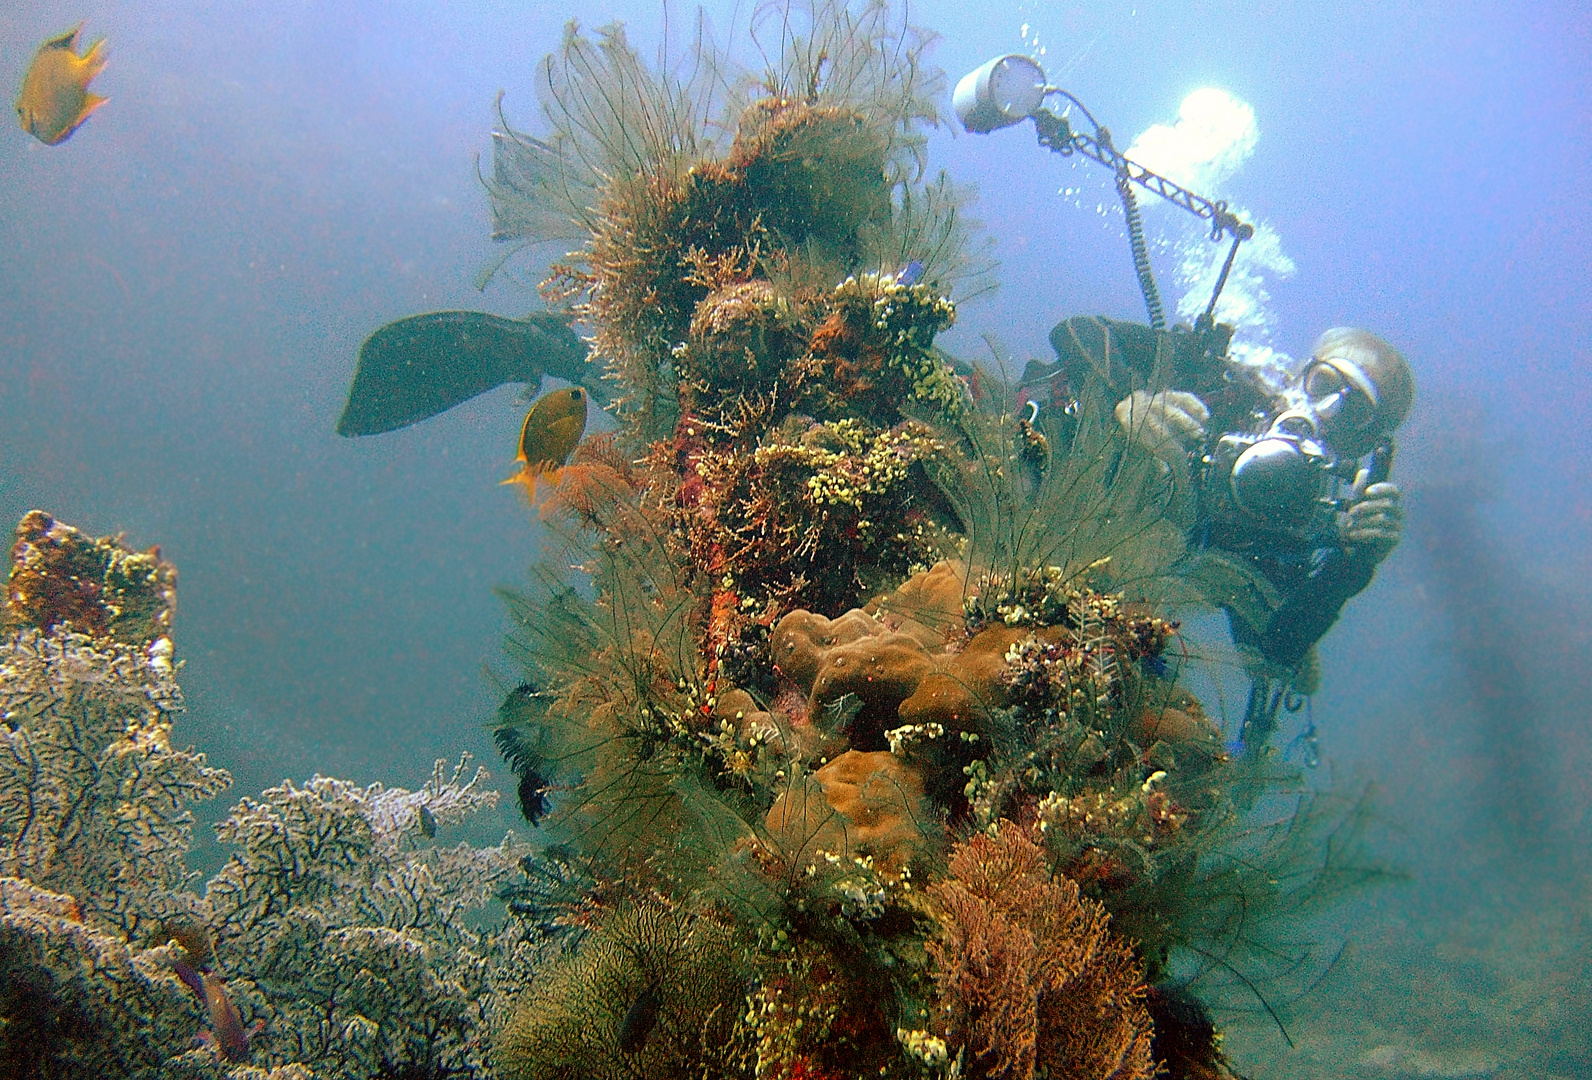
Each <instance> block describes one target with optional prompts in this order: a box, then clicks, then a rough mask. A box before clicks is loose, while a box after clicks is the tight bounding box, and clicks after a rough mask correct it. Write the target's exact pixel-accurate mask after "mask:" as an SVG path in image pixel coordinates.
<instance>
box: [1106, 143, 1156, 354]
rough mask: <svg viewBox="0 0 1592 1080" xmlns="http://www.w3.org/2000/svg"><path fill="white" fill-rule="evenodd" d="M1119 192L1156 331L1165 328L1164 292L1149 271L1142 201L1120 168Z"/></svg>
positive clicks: (1137, 270)
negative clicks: (1162, 293)
mask: <svg viewBox="0 0 1592 1080" xmlns="http://www.w3.org/2000/svg"><path fill="white" fill-rule="evenodd" d="M1117 194H1118V195H1120V196H1122V213H1123V215H1124V216H1126V217H1127V219H1128V244H1129V245H1130V246H1131V247H1132V248H1133V271H1134V273H1136V274H1138V275H1139V291H1140V292H1141V293H1143V294H1144V306H1145V307H1146V308H1147V309H1149V312H1150V327H1151V329H1153V330H1156V331H1157V332H1159V331H1161V330H1165V329H1166V312H1165V311H1163V310H1162V308H1161V293H1160V291H1159V290H1158V289H1156V287H1155V275H1154V274H1152V273H1151V272H1150V252H1149V249H1148V248H1147V247H1146V246H1145V244H1144V222H1143V221H1142V220H1140V218H1139V200H1138V199H1136V198H1135V197H1134V195H1133V185H1132V184H1131V183H1129V181H1128V174H1127V172H1126V171H1125V170H1120V169H1119V170H1118V171H1117Z"/></svg>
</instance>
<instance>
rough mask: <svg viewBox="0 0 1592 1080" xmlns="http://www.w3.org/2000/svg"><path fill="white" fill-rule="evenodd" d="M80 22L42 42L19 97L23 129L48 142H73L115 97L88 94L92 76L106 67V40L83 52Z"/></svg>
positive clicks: (52, 143)
mask: <svg viewBox="0 0 1592 1080" xmlns="http://www.w3.org/2000/svg"><path fill="white" fill-rule="evenodd" d="M82 32H83V24H82V23H78V24H77V25H76V26H75V27H73V28H72V29H71V30H68V31H67V32H66V33H64V34H62V35H60V36H59V37H54V38H51V39H50V40H49V41H46V42H45V43H44V44H43V45H40V46H39V51H38V52H37V53H35V54H34V56H33V64H32V65H31V66H30V67H29V68H28V74H27V76H26V77H25V78H23V80H22V93H21V94H19V95H17V119H19V120H21V121H22V130H23V131H26V132H27V133H28V134H29V135H32V136H33V137H34V138H36V139H38V140H39V141H40V142H41V143H43V144H44V145H46V146H55V145H57V144H58V143H63V142H65V141H66V140H67V138H68V136H70V135H71V134H72V132H74V131H76V130H77V129H78V127H79V126H80V125H81V124H82V123H83V121H85V120H87V119H88V118H89V115H90V114H91V113H92V112H93V111H94V110H95V109H97V108H99V107H100V106H101V105H103V104H105V103H106V102H107V101H109V100H110V99H109V98H104V97H100V96H99V95H98V94H91V93H89V92H88V84H89V80H90V79H92V78H94V76H96V75H98V74H99V73H100V72H101V71H104V70H105V56H104V47H105V39H104V38H100V39H99V40H98V41H96V42H95V43H94V44H92V45H90V46H89V48H88V52H86V53H84V54H83V55H82V56H79V55H78V54H77V36H78V35H79V34H80V33H82Z"/></svg>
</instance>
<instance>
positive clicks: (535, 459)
mask: <svg viewBox="0 0 1592 1080" xmlns="http://www.w3.org/2000/svg"><path fill="white" fill-rule="evenodd" d="M584 434H586V391H585V390H582V389H581V388H580V387H578V386H571V387H569V388H567V389H564V390H553V391H551V392H549V393H546V394H543V395H542V396H541V397H539V398H537V399H536V404H534V405H532V406H531V411H530V412H528V413H526V414H525V423H524V424H522V425H521V426H520V454H519V457H517V458H515V460H516V461H518V462H519V463H520V471H519V472H518V473H517V474H515V475H514V476H511V477H509V478H508V479H507V480H505V481H503V482H504V483H505V484H523V485H525V489H526V492H527V493H528V494H530V495H531V498H532V501H533V502H534V501H535V497H536V481H537V478H538V477H549V478H551V477H552V476H556V475H557V473H558V470H559V469H561V468H563V467H564V462H566V461H568V460H569V455H570V454H572V453H574V452H575V447H576V446H577V445H579V443H580V437H581V436H582V435H584Z"/></svg>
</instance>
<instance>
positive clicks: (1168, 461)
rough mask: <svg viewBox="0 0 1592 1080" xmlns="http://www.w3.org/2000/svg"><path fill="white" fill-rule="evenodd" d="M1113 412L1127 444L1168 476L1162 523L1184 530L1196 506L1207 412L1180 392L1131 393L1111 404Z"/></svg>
mask: <svg viewBox="0 0 1592 1080" xmlns="http://www.w3.org/2000/svg"><path fill="white" fill-rule="evenodd" d="M1114 413H1115V416H1116V419H1117V424H1118V426H1119V427H1121V428H1122V433H1123V434H1124V435H1125V436H1127V439H1128V443H1129V445H1130V446H1133V447H1135V448H1137V449H1138V450H1141V451H1143V452H1145V453H1147V454H1149V455H1151V456H1152V457H1154V458H1155V459H1156V460H1158V461H1160V462H1161V465H1162V466H1163V467H1164V468H1165V470H1166V472H1167V473H1168V475H1169V476H1170V477H1171V478H1172V482H1173V487H1174V490H1173V493H1172V501H1171V502H1170V503H1169V504H1168V505H1167V519H1168V520H1169V521H1171V522H1172V523H1173V524H1174V525H1175V526H1177V527H1178V528H1179V529H1181V530H1182V531H1184V532H1187V531H1188V530H1189V529H1190V528H1192V527H1193V526H1194V518H1195V513H1196V504H1197V500H1196V498H1195V493H1194V476H1195V472H1196V460H1195V459H1196V458H1197V457H1198V453H1199V448H1200V446H1201V445H1202V444H1203V443H1204V441H1205V425H1206V424H1207V423H1208V422H1209V421H1210V415H1211V414H1210V411H1209V410H1208V409H1206V407H1205V403H1204V402H1203V401H1201V400H1200V399H1199V398H1198V397H1196V396H1195V395H1193V394H1189V393H1185V392H1183V391H1181V390H1162V391H1159V392H1158V393H1155V394H1151V393H1149V392H1148V391H1146V390H1135V391H1133V392H1132V393H1131V394H1129V395H1128V396H1127V397H1125V398H1123V399H1122V400H1121V401H1119V402H1118V403H1117V407H1116V409H1115V410H1114Z"/></svg>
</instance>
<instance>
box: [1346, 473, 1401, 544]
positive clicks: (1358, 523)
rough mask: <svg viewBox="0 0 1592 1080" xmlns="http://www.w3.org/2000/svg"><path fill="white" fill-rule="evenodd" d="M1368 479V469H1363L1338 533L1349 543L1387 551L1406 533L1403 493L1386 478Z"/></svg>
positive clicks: (1351, 494) (1356, 481)
mask: <svg viewBox="0 0 1592 1080" xmlns="http://www.w3.org/2000/svg"><path fill="white" fill-rule="evenodd" d="M1367 479H1368V475H1367V471H1366V470H1365V469H1361V470H1360V475H1359V476H1358V477H1357V478H1356V479H1355V483H1354V489H1353V491H1352V492H1351V493H1350V496H1349V498H1350V502H1349V506H1348V509H1347V511H1345V513H1344V514H1343V516H1342V517H1340V518H1339V519H1338V535H1339V536H1340V537H1342V538H1343V542H1344V543H1346V544H1365V545H1367V546H1370V547H1375V548H1380V549H1382V554H1384V555H1385V554H1387V552H1389V551H1392V550H1393V548H1394V547H1395V546H1396V545H1397V544H1398V542H1399V539H1400V538H1401V537H1402V536H1403V535H1404V494H1403V492H1401V491H1399V486H1398V485H1397V484H1392V483H1388V482H1387V481H1386V480H1384V481H1382V482H1381V483H1379V484H1367V483H1366V480H1367Z"/></svg>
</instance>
